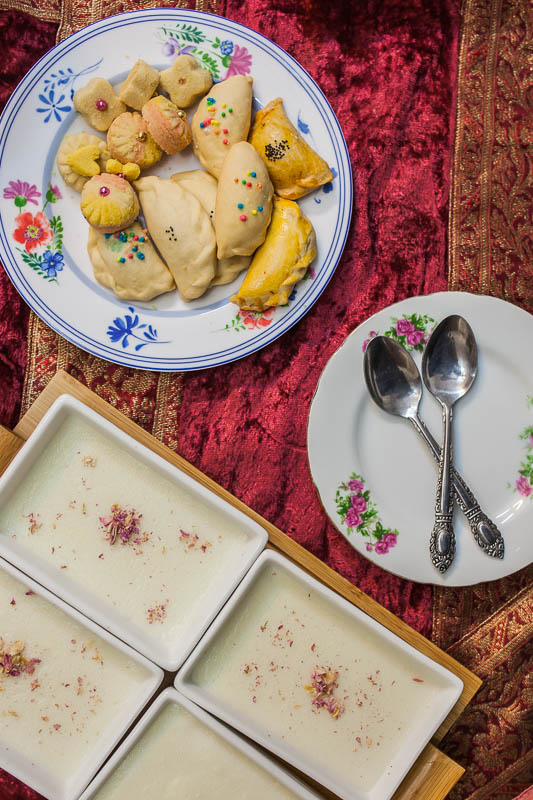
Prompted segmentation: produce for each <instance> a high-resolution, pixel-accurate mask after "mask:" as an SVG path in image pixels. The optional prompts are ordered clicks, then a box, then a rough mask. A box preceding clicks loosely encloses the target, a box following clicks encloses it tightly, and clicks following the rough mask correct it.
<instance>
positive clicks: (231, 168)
mask: <svg viewBox="0 0 533 800" xmlns="http://www.w3.org/2000/svg"><path fill="white" fill-rule="evenodd" d="M272 195H273V188H272V183H271V180H270V178H269V176H268V170H267V168H266V167H265V165H264V163H263V161H262V160H261V158H260V156H259V154H258V153H257V150H255V149H254V148H253V147H252V145H251V144H248V142H237V144H234V145H233V147H232V148H231V150H230V151H229V153H228V155H227V157H226V160H225V161H224V166H223V167H222V173H221V175H220V180H219V182H218V190H217V202H216V210H215V232H216V236H217V252H218V257H219V258H229V257H231V256H249V255H251V254H252V253H253V252H254V251H255V250H256V249H257V248H258V247H259V245H261V244H263V242H264V241H265V235H266V232H267V228H268V226H269V224H270V217H271V214H272Z"/></svg>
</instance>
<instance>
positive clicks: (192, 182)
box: [57, 55, 333, 311]
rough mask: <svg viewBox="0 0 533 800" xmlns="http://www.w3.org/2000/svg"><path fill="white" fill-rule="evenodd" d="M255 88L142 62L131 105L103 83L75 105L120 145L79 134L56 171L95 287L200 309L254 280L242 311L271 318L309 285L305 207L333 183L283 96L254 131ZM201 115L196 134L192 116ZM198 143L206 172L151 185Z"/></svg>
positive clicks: (131, 86) (127, 91) (126, 91)
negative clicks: (196, 302) (84, 236)
mask: <svg viewBox="0 0 533 800" xmlns="http://www.w3.org/2000/svg"><path fill="white" fill-rule="evenodd" d="M252 86H253V79H252V78H251V77H250V76H245V75H235V76H232V77H230V78H228V79H226V80H225V81H222V82H220V83H217V84H216V85H214V86H213V84H212V78H211V75H210V73H209V72H207V71H206V70H204V69H203V68H202V67H201V65H200V64H199V63H198V62H197V61H196V60H195V59H194V58H193V57H192V56H190V55H181V56H178V58H176V59H175V61H174V62H173V64H172V66H170V67H169V68H168V69H166V70H164V71H162V72H159V71H158V70H156V69H155V68H154V67H152V66H150V65H149V64H147V63H145V62H144V61H142V60H139V61H137V63H136V64H135V65H134V67H133V68H132V70H131V71H130V73H129V75H128V76H127V78H126V80H125V82H124V83H123V84H122V86H121V87H120V89H119V91H118V93H116V92H115V89H114V88H113V86H111V84H110V83H109V82H108V81H106V80H105V79H103V78H93V79H92V80H91V81H90V82H89V83H88V84H87V86H85V87H83V88H82V89H79V90H78V91H77V92H76V93H75V94H74V106H75V108H76V110H77V111H78V112H79V113H80V114H81V115H82V116H83V118H84V120H85V121H86V122H87V123H88V124H89V125H90V126H91V127H92V128H94V129H96V130H97V131H102V132H103V131H107V139H106V140H105V141H104V140H103V139H101V138H100V137H98V136H96V135H95V134H92V133H77V134H72V135H67V136H66V137H65V138H64V139H63V141H62V142H61V145H60V147H59V151H58V154H57V164H58V168H59V171H60V174H61V175H62V177H63V179H64V180H65V182H66V183H67V184H68V185H70V186H71V187H73V188H74V189H76V190H77V191H79V192H81V211H82V214H83V215H84V217H85V218H86V220H87V221H88V222H89V242H88V252H89V257H90V259H91V262H92V265H93V269H94V275H95V278H96V280H97V281H99V282H100V283H101V284H103V285H104V286H106V287H108V288H110V289H111V290H112V291H113V292H115V294H116V295H117V296H118V297H120V298H121V299H123V300H151V299H153V298H154V297H157V296H158V295H160V294H162V293H164V292H168V291H172V290H173V289H175V288H176V287H177V289H178V291H179V293H180V296H181V297H182V299H183V300H193V299H195V298H198V297H200V296H201V295H202V294H203V293H204V292H205V291H206V290H207V289H208V288H209V287H210V286H213V285H218V284H225V283H229V282H231V281H233V280H234V279H235V277H236V276H237V275H238V274H239V273H240V272H241V271H243V270H245V269H247V270H248V271H247V274H246V277H245V279H244V281H243V283H242V285H241V287H240V289H239V290H238V292H237V293H236V294H235V295H234V296H233V297H232V298H231V300H232V301H233V302H235V303H237V304H238V305H239V306H240V307H241V308H245V309H250V310H254V311H263V310H264V309H265V308H267V307H269V306H276V305H284V304H285V303H286V302H287V300H288V297H289V295H290V293H291V291H292V288H293V286H294V284H295V283H296V282H297V281H299V280H300V279H301V278H302V277H303V276H304V274H305V272H306V270H307V267H308V266H309V264H310V263H311V261H312V260H313V258H314V257H315V255H316V238H315V233H314V230H313V227H312V225H311V223H310V222H309V220H308V219H307V218H306V217H305V216H304V215H303V214H302V212H301V210H300V208H299V206H298V204H297V203H296V202H295V201H296V200H297V199H298V198H300V197H302V196H303V195H305V194H307V193H308V192H310V191H312V190H313V189H315V188H317V187H318V186H321V185H323V184H325V183H327V182H328V181H330V180H332V177H333V176H332V173H331V171H330V169H329V167H328V165H327V163H326V162H325V161H324V159H322V158H321V157H320V156H319V155H318V154H317V153H315V151H314V150H313V149H312V148H311V147H310V146H309V145H308V144H307V143H306V142H305V141H304V140H303V139H302V137H301V136H300V134H299V132H298V131H297V130H296V128H295V127H294V126H293V125H292V123H291V122H290V121H289V119H288V118H287V116H286V114H285V110H284V108H283V101H282V100H281V99H280V98H278V99H276V100H273V101H272V102H271V103H269V104H268V105H267V106H265V108H263V109H261V110H260V111H258V112H257V114H256V115H255V119H254V121H253V125H252V100H253V93H252ZM157 92H159V93H157ZM161 92H165V94H162V93H161ZM167 95H168V96H167ZM198 101H199V102H198ZM195 103H198V107H197V109H196V111H195V113H194V116H193V118H192V121H191V124H190V125H189V122H188V120H187V115H186V112H185V110H184V109H186V108H189V107H191V106H192V105H194V104H195ZM128 108H130V109H132V110H131V111H129V110H128ZM250 128H251V130H250ZM191 141H192V146H193V150H194V154H195V155H196V156H197V158H198V160H199V162H200V164H201V165H202V167H204V169H197V170H190V171H187V172H177V173H175V174H173V175H172V176H171V178H170V179H164V178H160V177H157V176H155V175H148V176H144V177H141V172H142V171H143V170H146V169H149V168H150V167H152V166H153V165H154V164H156V163H157V162H158V161H159V160H160V159H161V158H162V157H163V156H164V154H166V155H167V156H170V157H172V156H174V155H175V154H176V153H179V152H181V151H182V150H184V149H185V148H186V147H188V146H189V145H190V143H191ZM141 209H142V214H143V217H144V220H145V224H146V227H144V228H143V227H142V225H141V223H140V222H139V220H138V217H139V213H140V210H141Z"/></svg>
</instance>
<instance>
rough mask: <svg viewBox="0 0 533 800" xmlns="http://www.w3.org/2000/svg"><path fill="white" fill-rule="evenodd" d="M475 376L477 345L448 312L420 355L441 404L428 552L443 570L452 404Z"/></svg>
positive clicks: (451, 549) (449, 513)
mask: <svg viewBox="0 0 533 800" xmlns="http://www.w3.org/2000/svg"><path fill="white" fill-rule="evenodd" d="M476 375H477V344H476V340H475V337H474V334H473V332H472V328H471V327H470V325H469V324H468V322H467V321H466V320H465V319H463V317H459V316H458V315H457V314H452V315H451V316H449V317H446V319H443V320H442V322H441V323H440V324H439V325H437V327H436V328H435V330H434V331H433V333H432V334H431V336H430V337H429V341H428V343H427V345H426V349H425V350H424V355H423V356H422V377H423V379H424V383H425V384H426V387H427V388H428V389H429V391H430V392H431V394H432V395H433V396H434V397H435V398H436V399H437V400H438V401H439V403H440V404H441V407H442V423H443V438H442V450H441V454H440V461H439V478H438V481H437V500H436V503H435V524H434V526H433V530H432V532H431V540H430V546H429V551H430V553H431V560H432V561H433V564H434V566H435V567H437V569H438V570H440V571H441V572H446V570H447V569H448V567H449V566H450V564H451V563H452V561H453V557H454V555H455V535H454V532H453V490H452V484H451V474H452V460H453V456H452V449H453V444H452V442H453V433H452V429H453V407H454V405H455V403H456V402H457V401H458V400H460V399H461V397H464V395H465V394H466V393H467V392H468V390H469V389H470V387H471V386H472V384H473V383H474V380H475V378H476Z"/></svg>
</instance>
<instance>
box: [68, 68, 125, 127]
mask: <svg viewBox="0 0 533 800" xmlns="http://www.w3.org/2000/svg"><path fill="white" fill-rule="evenodd" d="M73 102H74V108H75V109H76V111H79V112H80V114H81V115H82V116H83V118H84V120H85V121H86V122H88V123H89V125H91V126H92V127H93V128H96V130H97V131H106V130H107V129H108V128H109V126H110V125H111V123H112V122H113V120H114V119H116V118H117V117H118V116H119V114H122V113H123V112H124V111H125V110H126V106H125V105H124V103H123V102H122V100H119V98H118V97H117V96H116V94H115V92H114V91H113V87H112V86H111V84H110V83H109V82H108V81H106V80H104V78H93V79H92V80H91V81H89V83H88V84H87V86H84V87H83V89H78V91H77V92H75V93H74V98H73Z"/></svg>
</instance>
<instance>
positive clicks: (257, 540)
mask: <svg viewBox="0 0 533 800" xmlns="http://www.w3.org/2000/svg"><path fill="white" fill-rule="evenodd" d="M67 425H70V426H71V427H70V428H69V431H70V433H69V434H68V437H67V438H66V442H67V444H66V445H65V444H64V442H65V440H64V439H61V440H58V438H57V437H58V436H60V435H61V431H62V429H63V426H67ZM72 426H74V427H72ZM81 426H83V428H82V427H81ZM80 430H81V431H82V432H81V433H80V434H79V435H78V431H80ZM91 431H94V435H96V436H98V437H100V439H95V444H93V445H92V447H93V449H94V448H95V449H96V451H97V450H98V441H99V440H100V441H101V440H102V437H105V441H106V442H107V443H108V445H109V447H110V449H109V450H108V451H106V452H104V451H103V450H102V451H101V453H100V455H99V454H98V452H96V451H95V452H93V451H92V450H91V453H90V455H91V456H96V459H95V460H96V466H95V467H94V470H93V469H91V468H86V467H83V466H81V467H80V466H79V464H80V458H81V455H76V453H80V451H79V450H77V451H76V453H75V450H74V448H76V447H84V448H87V447H91V445H90V444H89V445H88V444H87V441H88V440H90V437H91V435H92V434H91ZM58 441H61V442H63V444H62V445H61V446H60V445H59V444H58ZM82 442H83V444H82ZM49 454H50V455H49ZM99 458H100V463H101V465H102V469H106V466H105V463H104V462H105V461H107V463H108V467H107V469H108V470H111V473H112V472H113V470H115V472H117V475H118V480H117V482H116V485H115V486H112V482H113V476H112V474H111V473H110V472H109V471H107V472H104V473H103V476H104V477H102V478H100V479H98V478H97V477H96V476H97V471H98V469H99V461H98V460H99ZM42 459H44V462H43V461H42ZM43 463H44V468H39V464H43ZM136 464H138V465H139V467H140V468H141V470H142V472H141V473H139V472H138V471H136ZM34 466H35V467H36V468H37V469H40V472H39V473H38V475H39V476H40V477H37V476H34V477H30V478H29V481H30V483H29V484H26V486H27V489H26V488H25V489H23V490H22V492H23V495H24V496H23V497H22V498H21V497H20V494H19V495H18V496H17V498H16V499H15V502H16V509H17V511H16V514H15V513H14V512H13V514H14V518H11V517H10V516H9V515H10V513H11V512H10V498H11V497H12V495H13V494H14V493H16V492H17V487H18V486H19V484H20V483H21V482H22V481H24V480H25V476H26V475H27V474H28V472H29V471H30V470H31V469H32V468H33V467H34ZM128 471H129V476H128ZM91 473H94V476H95V477H94V478H93V477H92V474H91ZM147 474H148V475H149V476H150V478H149V479H147V478H146V475H147ZM58 475H61V476H62V479H61V486H62V487H64V492H63V494H64V493H65V492H66V494H67V497H69V498H70V497H72V498H75V499H74V500H71V501H70V503H69V506H67V498H64V497H63V496H62V495H61V492H62V489H59V493H58V494H57V497H56V494H55V493H54V487H55V486H57V480H58ZM80 475H81V483H80ZM128 477H129V480H128ZM147 480H153V482H154V484H158V483H159V486H161V485H162V486H163V489H160V488H159V486H158V487H157V488H158V491H160V494H158V495H157V498H158V500H157V502H158V503H159V506H160V507H159V508H157V509H154V508H152V506H150V501H149V497H150V495H151V487H150V484H149V483H146V481H147ZM93 481H94V490H93V488H92V487H91V484H92V483H93ZM163 481H164V484H163V483H162V482H163ZM36 484H37V486H38V488H34V487H35V485H36ZM82 484H83V486H82ZM107 486H109V487H110V492H111V494H110V496H109V497H108V498H107V500H106V501H104V500H103V497H104V494H105V490H106V487H107ZM86 487H90V489H87V488H86ZM60 495H61V499H59V498H60ZM48 497H51V498H56V499H52V502H53V503H54V506H53V508H52V507H50V508H48V510H47V511H46V512H45V511H44V510H43V508H42V506H43V505H46V502H47V498H48ZM82 500H86V503H83V506H82V505H81V504H82ZM115 502H118V503H119V505H121V506H122V507H123V508H136V509H137V511H138V512H139V513H140V514H143V506H144V511H145V512H146V513H144V514H143V517H144V519H143V521H142V522H141V523H140V525H139V529H140V530H142V531H144V530H146V531H150V534H149V536H150V538H149V540H148V541H147V543H146V544H144V545H143V544H141V545H139V547H138V548H137V547H135V548H132V547H131V546H130V547H127V548H125V549H124V548H123V547H122V544H121V543H120V541H117V543H116V544H115V545H114V547H113V549H111V548H110V546H109V542H108V541H106V540H105V536H104V534H103V533H102V528H101V526H100V525H99V519H101V517H100V516H99V515H100V514H102V515H103V516H104V517H106V516H108V514H109V508H110V506H111V504H112V503H115ZM24 504H27V507H26V508H24V509H23V508H22V506H23V505H24ZM96 506H98V508H96ZM0 508H1V509H2V514H4V513H7V515H8V517H7V519H8V521H6V518H4V517H2V520H1V521H0V554H1V555H2V556H4V557H5V558H6V559H8V561H11V562H12V563H13V564H15V565H16V566H17V567H19V568H20V569H22V570H23V571H24V572H26V573H27V574H28V575H31V576H32V577H33V578H35V579H36V580H38V581H39V582H40V583H41V584H43V585H44V586H47V587H48V588H50V589H51V590H52V591H53V592H55V593H56V594H57V595H59V596H60V597H62V598H63V599H64V600H66V601H67V602H68V603H70V604H71V605H72V606H74V607H75V608H77V609H79V610H80V611H81V612H83V613H84V614H86V615H87V616H88V617H90V618H91V619H93V620H94V621H95V622H97V623H99V624H100V625H102V626H103V627H105V628H107V629H108V630H110V631H111V632H112V633H114V634H115V635H116V636H118V637H120V638H121V639H123V640H124V641H125V642H127V643H128V644H130V645H131V646H132V647H135V648H136V649H137V650H139V652H141V653H143V654H144V655H145V656H147V657H148V658H150V659H152V661H155V662H156V663H157V664H159V665H160V666H162V667H163V668H164V669H167V670H176V669H178V667H179V666H180V664H182V663H183V661H184V660H185V658H186V657H187V655H188V654H189V653H190V652H191V650H192V648H193V647H194V645H195V644H196V642H197V641H198V640H199V639H200V637H201V635H202V634H203V632H204V631H205V630H206V628H207V627H208V625H209V624H210V623H211V621H212V620H213V618H214V617H215V616H216V614H217V613H218V611H219V610H220V608H221V607H222V606H223V604H224V603H225V601H226V600H227V598H228V597H229V596H230V594H231V593H232V592H233V590H234V589H235V587H236V586H237V584H238V583H239V582H240V581H241V579H242V578H243V577H244V575H245V574H246V572H247V571H248V570H249V568H250V567H251V565H252V564H253V562H254V561H255V559H256V558H257V557H258V556H259V555H260V553H261V551H262V550H263V548H264V547H265V544H266V541H267V534H266V531H265V530H264V529H263V528H262V527H261V526H260V525H258V524H257V523H256V522H254V520H251V519H250V518H249V517H247V516H246V515H245V514H242V513H241V512H240V511H238V510H237V509H236V508H233V506H231V505H230V504H229V503H227V502H226V501H225V500H222V499H221V498H219V497H217V496H216V495H215V494H214V493H213V492H211V491H210V490H209V489H206V488H205V487H204V486H202V485H201V484H199V483H198V482H197V481H195V480H194V479H193V478H191V477H189V476H188V475H186V474H185V473H184V472H182V471H181V470H179V469H177V468H175V467H173V466H172V465H171V464H169V463H168V462H167V461H165V460H164V459H163V458H161V457H160V456H158V455H156V454H155V453H153V452H152V451H151V450H149V449H148V448H147V447H144V446H143V445H141V444H140V443H139V442H137V441H135V440H134V439H132V438H131V437H130V436H128V435H127V434H126V433H124V432H123V431H121V430H120V428H117V427H116V426H115V425H113V424H112V423H110V422H108V421H107V420H106V419H104V418H103V417H101V416H100V415H99V414H97V413H96V412H94V411H93V410H92V409H90V408H88V407H87V406H85V405H84V404H83V403H80V402H79V401H78V400H75V399H74V398H73V397H71V396H70V395H62V396H61V397H59V398H58V399H57V400H56V401H55V402H54V403H53V405H52V406H51V407H50V409H49V410H48V411H47V413H46V414H45V415H44V416H43V418H42V420H41V421H40V423H39V425H38V426H37V427H36V429H35V431H34V432H33V433H32V435H31V436H30V438H29V440H28V442H27V443H26V444H25V445H24V446H23V447H22V448H21V450H20V451H19V452H18V453H17V455H16V456H15V458H14V459H13V461H12V462H11V463H10V465H9V466H8V468H7V469H6V471H5V472H4V474H3V475H2V477H1V478H0ZM199 508H200V509H201V510H202V514H204V512H205V514H209V516H203V517H202V516H201V515H199V512H198V509H199ZM57 511H59V512H60V513H59V514H58V516H57V517H56V516H55V514H56V512H57ZM21 513H22V514H23V515H27V514H34V515H35V518H36V519H38V520H41V521H40V522H38V523H37V525H38V526H39V528H38V529H37V531H36V532H35V534H32V535H29V536H28V534H27V530H26V528H27V523H26V521H25V520H24V521H22V520H21V519H20V514H21ZM41 513H42V514H43V516H41ZM158 513H160V516H157V514H158ZM174 513H175V516H170V515H173V514H174ZM69 515H71V517H70V516H69ZM61 517H64V520H62V522H61V523H59V521H57V525H56V522H53V520H54V519H56V520H59V519H60V518H61ZM185 520H187V522H185ZM65 523H66V524H65ZM60 524H61V525H65V527H64V528H62V529H61V530H62V533H61V534H60V535H59V538H55V537H58V534H59V531H58V529H57V528H58V526H59V525H60ZM217 524H219V526H220V527H219V528H218V529H216V528H215V529H213V528H209V530H207V531H206V528H207V527H208V526H210V525H214V526H216V525H217ZM145 526H146V527H145ZM181 526H184V527H185V528H186V531H185V532H183V531H182V534H183V535H185V536H188V535H192V533H194V532H195V531H196V530H197V532H198V534H200V535H201V538H200V539H199V542H201V541H203V540H204V537H205V536H207V537H208V539H206V541H207V542H208V544H207V545H204V546H205V547H206V548H209V549H207V550H205V551H204V553H203V555H202V553H200V552H199V551H198V550H195V551H194V552H191V553H190V552H189V551H188V550H187V549H186V542H185V543H184V544H183V545H180V539H179V537H180V528H181ZM15 527H17V529H19V528H20V531H21V533H23V534H24V538H23V536H22V535H21V536H13V535H11V534H12V532H13V530H14V528H15ZM187 531H189V533H187ZM191 531H192V533H190V532H191ZM232 531H235V534H236V536H237V534H238V538H235V539H234V540H231V538H229V540H228V537H230V536H231V535H232V533H231V532H232ZM67 533H68V534H69V536H70V533H72V548H71V547H69V544H70V541H69V536H66V534H67ZM217 533H218V534H225V535H226V541H228V544H227V547H226V549H224V548H225V545H224V541H217ZM161 537H163V538H161ZM160 549H162V551H163V552H164V553H165V552H166V555H161V552H160ZM132 550H133V552H132ZM71 551H72V552H71ZM100 551H102V552H100ZM135 552H138V555H135ZM58 555H60V557H59V560H57V558H56V556H58ZM151 556H152V558H151ZM125 559H127V560H126V561H125ZM130 559H131V560H130ZM187 559H192V560H193V562H192V563H194V567H193V566H192V563H191V561H188V560H187ZM198 559H203V561H200V562H199V561H198ZM213 559H215V561H213ZM189 563H191V568H190V569H188V564H189ZM215 563H216V564H217V565H218V566H217V567H216V568H215V567H214V564H215ZM124 564H126V565H127V566H124ZM213 569H215V571H213ZM130 570H131V573H132V574H130V572H129V571H130ZM202 570H207V573H206V574H204V579H203V580H202V578H201V576H202ZM89 571H90V573H91V581H88V579H87V576H88V574H89ZM188 572H189V573H190V574H192V575H196V576H197V580H198V585H197V584H196V583H195V582H194V581H191V580H189V582H188V583H186V580H187V573H188ZM152 573H153V574H152ZM129 579H131V580H129ZM136 586H137V587H138V589H137V590H136ZM114 592H115V594H113V593H114ZM133 596H135V605H132V603H133ZM130 597H131V599H130ZM141 598H144V605H145V608H147V606H149V605H154V604H156V603H157V602H158V599H159V600H165V601H166V605H169V606H172V608H173V609H174V610H175V613H177V614H178V615H179V614H181V613H182V609H183V608H184V607H186V608H187V612H186V613H183V617H181V618H180V617H179V616H177V617H176V616H173V622H172V627H170V628H167V627H165V624H164V623H163V622H160V621H159V620H158V619H157V618H155V619H154V620H153V622H154V624H152V622H150V624H148V623H147V620H146V613H147V612H145V608H142V606H141V605H139V603H140V601H141ZM130 608H134V611H131V610H130ZM163 613H164V614H166V611H164V612H163ZM156 617H157V615H156ZM167 624H168V623H167Z"/></svg>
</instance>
